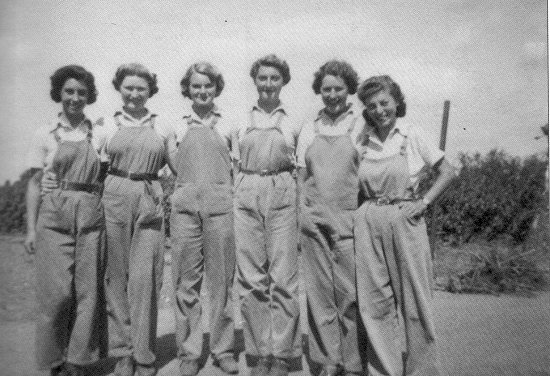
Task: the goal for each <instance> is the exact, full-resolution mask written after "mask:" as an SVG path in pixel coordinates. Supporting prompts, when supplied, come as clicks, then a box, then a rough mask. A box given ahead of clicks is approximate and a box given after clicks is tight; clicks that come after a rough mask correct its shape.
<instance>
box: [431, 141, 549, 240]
mask: <svg viewBox="0 0 550 376" xmlns="http://www.w3.org/2000/svg"><path fill="white" fill-rule="evenodd" d="M460 160H461V163H462V169H461V171H460V174H459V176H458V178H457V179H455V180H454V181H453V183H452V184H451V186H450V187H449V188H448V189H447V190H446V191H445V192H444V194H442V195H441V197H440V198H439V199H438V200H437V201H436V202H435V203H434V205H432V207H431V208H430V209H429V211H428V213H427V221H428V223H429V224H430V226H432V229H433V231H434V233H435V234H436V235H437V237H438V238H439V239H441V240H443V241H445V242H449V243H451V244H455V245H458V244H462V243H464V242H468V241H469V240H471V239H472V238H481V239H483V240H493V239H495V238H498V237H501V236H506V237H510V238H511V239H512V240H513V241H515V242H517V243H519V242H522V241H523V240H524V239H525V238H526V236H527V233H528V231H529V227H530V225H531V223H532V221H533V218H534V217H535V215H536V212H537V210H538V209H540V208H542V207H544V208H546V206H547V203H546V201H547V194H546V193H545V179H546V177H545V172H546V169H547V162H546V161H545V160H543V159H541V158H540V157H537V156H531V157H528V158H526V159H524V160H521V159H520V158H515V157H510V156H508V155H507V154H505V153H504V152H503V151H497V150H492V151H490V152H489V153H488V154H487V155H485V156H481V155H480V154H479V153H477V154H474V155H467V154H462V155H461V157H460ZM434 179H435V175H434V174H433V173H431V174H430V175H429V176H427V178H426V179H425V180H424V181H423V182H422V187H423V189H425V188H426V187H429V186H430V183H431V182H432V181H433V180H434Z"/></svg>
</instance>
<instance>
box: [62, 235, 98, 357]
mask: <svg viewBox="0 0 550 376" xmlns="http://www.w3.org/2000/svg"><path fill="white" fill-rule="evenodd" d="M103 236H104V226H103V224H101V225H100V226H99V227H96V228H93V229H84V230H82V231H80V232H79V234H78V236H77V240H76V247H75V248H76V249H75V266H74V274H75V276H74V289H75V292H76V317H75V321H74V325H73V330H72V332H71V339H70V342H69V348H68V351H67V360H68V361H69V362H70V363H73V364H80V365H84V364H89V363H92V362H95V361H97V360H98V359H99V351H100V349H99V344H100V343H99V340H100V333H101V328H99V327H98V323H99V321H98V320H99V318H100V314H101V312H99V308H100V307H99V306H98V286H100V284H101V283H103V281H100V280H99V277H100V276H101V269H100V262H101V254H100V252H101V250H102V241H103Z"/></svg>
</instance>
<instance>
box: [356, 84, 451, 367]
mask: <svg viewBox="0 0 550 376" xmlns="http://www.w3.org/2000/svg"><path fill="white" fill-rule="evenodd" d="M359 98H360V100H361V101H362V102H363V103H364V105H365V108H366V109H365V111H364V112H363V116H364V117H365V120H366V122H367V125H366V127H365V131H364V133H363V140H362V143H361V144H362V146H361V151H362V160H361V164H360V167H359V178H360V182H361V190H362V194H363V196H364V197H365V198H366V201H365V202H364V203H363V205H361V207H360V208H359V210H358V211H357V213H356V217H355V222H356V225H355V226H356V229H355V242H356V260H357V261H356V262H357V291H358V300H359V308H360V312H361V318H362V320H363V322H364V324H365V328H366V332H367V335H368V339H369V342H370V345H371V346H372V349H373V352H372V354H370V355H371V357H370V358H369V365H368V368H369V374H372V375H394V376H398V375H399V376H401V375H438V374H439V372H438V369H437V359H436V346H435V334H434V322H433V318H432V314H431V307H430V304H431V291H430V285H431V277H432V263H431V262H432V260H431V257H430V249H429V243H428V236H427V233H426V224H425V222H424V218H423V216H422V215H423V214H424V211H425V210H426V208H427V206H428V205H429V204H430V203H431V202H433V200H435V198H436V197H437V196H438V195H439V194H440V193H441V192H442V191H443V190H444V189H445V187H447V186H448V185H449V183H450V181H451V180H452V178H453V176H454V169H453V167H452V166H451V165H450V163H449V162H448V161H447V160H446V159H445V158H444V154H443V152H442V151H441V150H439V149H438V148H437V147H436V146H435V144H433V143H431V142H430V139H429V137H427V134H426V133H425V132H424V131H423V130H422V129H421V128H419V127H418V126H416V125H414V124H409V123H405V122H401V121H400V122H399V123H398V122H397V118H400V117H403V116H405V112H406V104H405V101H404V97H403V94H402V93H401V89H400V87H399V85H398V84H397V83H395V81H393V80H392V79H391V78H390V77H389V76H375V77H371V78H369V79H367V80H366V81H365V82H364V83H363V84H362V85H361V87H360V89H359ZM428 167H432V168H435V169H436V170H437V171H438V172H439V176H438V178H437V180H436V181H435V182H434V184H433V185H432V187H431V188H430V190H429V191H428V192H427V193H426V194H425V195H424V197H423V198H421V197H419V196H418V192H417V191H418V180H419V177H420V176H421V174H422V173H423V172H425V170H426V168H428ZM403 345H404V347H403Z"/></svg>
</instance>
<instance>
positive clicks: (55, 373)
mask: <svg viewBox="0 0 550 376" xmlns="http://www.w3.org/2000/svg"><path fill="white" fill-rule="evenodd" d="M50 376H67V372H65V363H63V364H61V365H59V366H57V367H52V368H51V369H50Z"/></svg>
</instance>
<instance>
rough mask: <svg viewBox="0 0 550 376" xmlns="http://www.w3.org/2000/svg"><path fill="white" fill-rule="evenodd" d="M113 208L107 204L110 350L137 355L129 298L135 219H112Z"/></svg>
mask: <svg viewBox="0 0 550 376" xmlns="http://www.w3.org/2000/svg"><path fill="white" fill-rule="evenodd" d="M110 214H111V213H110V208H109V205H108V203H107V202H106V203H105V219H106V223H105V226H106V233H107V265H106V270H105V298H106V301H107V318H108V326H109V329H108V330H109V350H110V353H111V354H112V355H113V356H117V357H123V356H131V355H132V354H133V343H132V333H131V327H130V306H129V300H128V292H127V288H128V276H129V259H130V244H131V239H132V222H130V221H128V222H126V223H121V222H114V221H111V215H110Z"/></svg>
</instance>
